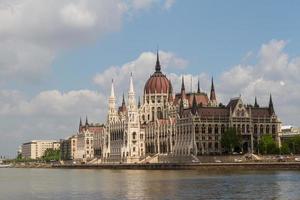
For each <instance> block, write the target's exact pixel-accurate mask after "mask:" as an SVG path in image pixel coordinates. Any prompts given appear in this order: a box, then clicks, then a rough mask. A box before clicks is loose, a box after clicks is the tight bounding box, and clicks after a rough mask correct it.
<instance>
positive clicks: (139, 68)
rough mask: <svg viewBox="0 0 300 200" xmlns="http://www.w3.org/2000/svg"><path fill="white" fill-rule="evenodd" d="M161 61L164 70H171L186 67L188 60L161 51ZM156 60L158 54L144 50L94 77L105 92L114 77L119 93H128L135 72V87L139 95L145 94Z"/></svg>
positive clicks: (95, 81)
mask: <svg viewBox="0 0 300 200" xmlns="http://www.w3.org/2000/svg"><path fill="white" fill-rule="evenodd" d="M159 55H160V61H161V65H162V71H164V72H166V71H171V70H172V68H173V69H174V68H175V69H184V68H185V67H186V66H187V64H188V62H187V61H186V60H185V59H183V58H179V57H177V56H176V55H175V54H174V53H171V52H165V51H160V54H159ZM155 62H156V54H155V53H153V52H143V53H141V54H140V55H139V57H138V58H137V59H136V60H133V61H131V62H128V63H126V64H124V65H122V66H111V67H109V68H107V69H106V70H105V71H104V72H102V73H99V74H96V75H95V77H94V78H93V81H94V83H96V84H98V85H99V86H100V87H101V89H102V90H103V91H104V92H107V91H109V86H108V85H107V83H110V81H111V79H112V78H113V79H114V82H115V85H116V90H117V92H116V93H118V94H120V96H121V94H122V93H123V92H124V93H125V94H126V93H127V90H128V86H129V85H128V83H129V76H130V73H131V72H132V73H133V77H134V80H135V88H136V90H137V93H138V95H142V94H143V88H144V84H145V81H146V80H147V79H148V78H149V76H150V75H151V74H152V73H153V72H154V67H155Z"/></svg>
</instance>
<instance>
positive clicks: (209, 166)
mask: <svg viewBox="0 0 300 200" xmlns="http://www.w3.org/2000/svg"><path fill="white" fill-rule="evenodd" d="M11 168H47V169H112V170H123V169H129V170H131V169H132V170H199V169H203V170H231V169H232V170H269V169H270V170H300V163H299V162H271V163H267V162H265V163H255V162H248V163H149V164H82V165H55V164H52V165H51V164H44V165H37V166H36V165H27V166H26V165H25V166H21V165H15V166H11Z"/></svg>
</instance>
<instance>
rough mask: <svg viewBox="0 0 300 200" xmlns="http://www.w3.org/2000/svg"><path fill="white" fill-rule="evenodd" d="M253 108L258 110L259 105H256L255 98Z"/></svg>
mask: <svg viewBox="0 0 300 200" xmlns="http://www.w3.org/2000/svg"><path fill="white" fill-rule="evenodd" d="M254 108H259V105H258V103H257V99H256V97H255V100H254Z"/></svg>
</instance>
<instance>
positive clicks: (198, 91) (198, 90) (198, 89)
mask: <svg viewBox="0 0 300 200" xmlns="http://www.w3.org/2000/svg"><path fill="white" fill-rule="evenodd" d="M200 92H201V91H200V80H199V79H198V88H197V93H198V94H199V93H200Z"/></svg>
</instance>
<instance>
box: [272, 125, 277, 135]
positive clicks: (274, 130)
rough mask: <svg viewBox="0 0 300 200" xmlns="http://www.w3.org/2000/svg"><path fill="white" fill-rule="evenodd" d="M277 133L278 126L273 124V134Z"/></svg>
mask: <svg viewBox="0 0 300 200" xmlns="http://www.w3.org/2000/svg"><path fill="white" fill-rule="evenodd" d="M275 133H276V126H275V125H272V134H275Z"/></svg>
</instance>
